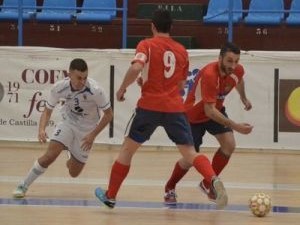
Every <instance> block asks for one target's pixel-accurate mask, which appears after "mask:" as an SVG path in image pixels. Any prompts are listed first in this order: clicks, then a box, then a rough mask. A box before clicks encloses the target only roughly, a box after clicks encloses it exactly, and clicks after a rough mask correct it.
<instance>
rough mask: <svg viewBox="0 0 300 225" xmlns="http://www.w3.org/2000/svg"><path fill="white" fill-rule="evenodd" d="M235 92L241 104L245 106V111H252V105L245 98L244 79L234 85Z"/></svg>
mask: <svg viewBox="0 0 300 225" xmlns="http://www.w3.org/2000/svg"><path fill="white" fill-rule="evenodd" d="M236 90H237V92H238V93H239V95H240V99H241V101H242V103H243V104H244V106H245V108H244V109H245V110H247V111H249V110H250V109H252V104H251V102H250V101H249V99H248V98H247V96H246V91H245V81H244V79H243V78H242V79H241V80H240V82H239V83H238V84H237V85H236Z"/></svg>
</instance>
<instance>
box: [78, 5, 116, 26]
mask: <svg viewBox="0 0 300 225" xmlns="http://www.w3.org/2000/svg"><path fill="white" fill-rule="evenodd" d="M116 7H117V3H116V0H84V1H83V4H82V8H81V12H80V13H77V15H76V20H77V21H78V22H110V21H112V20H113V19H114V18H115V17H116V15H117V10H116ZM90 8H111V9H103V10H96V9H90ZM112 8H114V9H112Z"/></svg>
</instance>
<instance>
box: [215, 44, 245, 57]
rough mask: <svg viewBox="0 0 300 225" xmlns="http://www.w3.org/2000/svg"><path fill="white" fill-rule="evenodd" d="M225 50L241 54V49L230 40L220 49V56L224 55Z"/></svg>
mask: <svg viewBox="0 0 300 225" xmlns="http://www.w3.org/2000/svg"><path fill="white" fill-rule="evenodd" d="M226 52H233V53H234V54H237V55H240V54H241V50H240V48H239V47H238V46H236V45H235V44H234V43H232V42H229V41H228V42H226V43H225V44H224V45H223V46H222V47H221V50H220V56H224V55H225V53H226Z"/></svg>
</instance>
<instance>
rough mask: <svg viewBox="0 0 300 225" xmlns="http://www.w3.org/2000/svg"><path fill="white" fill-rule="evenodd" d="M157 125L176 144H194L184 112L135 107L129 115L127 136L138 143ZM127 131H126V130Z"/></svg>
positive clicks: (150, 133)
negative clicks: (133, 111) (131, 114)
mask: <svg viewBox="0 0 300 225" xmlns="http://www.w3.org/2000/svg"><path fill="white" fill-rule="evenodd" d="M158 126H162V127H163V128H164V129H165V131H166V133H167V135H168V137H169V138H170V139H171V140H172V141H173V142H174V143H175V144H178V145H194V142H193V136H192V132H191V127H190V125H189V123H188V120H187V118H186V115H185V114H184V113H167V112H157V111H151V110H146V109H141V108H137V109H136V110H135V113H134V114H133V116H132V117H131V119H130V121H129V123H128V126H127V128H126V130H128V127H129V133H128V137H130V138H131V139H132V140H134V141H136V142H138V143H144V142H145V141H147V140H149V139H150V137H151V135H152V134H153V132H154V131H155V129H156V128H157V127H158ZM126 133H127V132H126Z"/></svg>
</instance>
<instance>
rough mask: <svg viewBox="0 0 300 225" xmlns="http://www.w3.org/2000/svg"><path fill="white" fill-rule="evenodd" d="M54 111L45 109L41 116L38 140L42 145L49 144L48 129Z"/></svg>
mask: <svg viewBox="0 0 300 225" xmlns="http://www.w3.org/2000/svg"><path fill="white" fill-rule="evenodd" d="M52 111H53V110H52V109H49V108H47V107H45V110H44V112H43V113H42V115H41V118H40V123H39V133H38V139H39V142H41V143H45V142H47V138H48V135H47V133H46V127H47V124H48V122H49V120H50V117H51V114H52Z"/></svg>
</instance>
